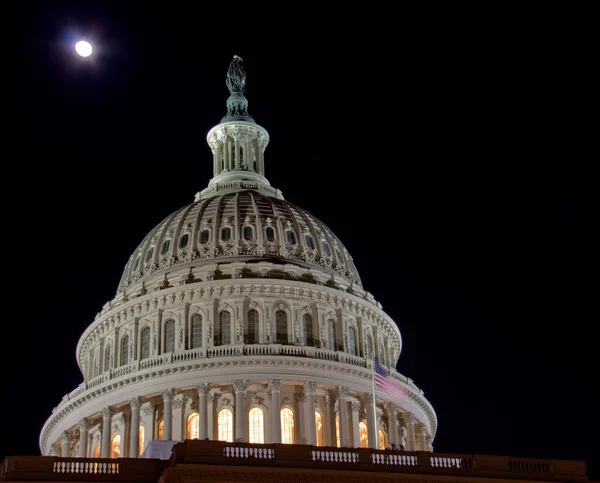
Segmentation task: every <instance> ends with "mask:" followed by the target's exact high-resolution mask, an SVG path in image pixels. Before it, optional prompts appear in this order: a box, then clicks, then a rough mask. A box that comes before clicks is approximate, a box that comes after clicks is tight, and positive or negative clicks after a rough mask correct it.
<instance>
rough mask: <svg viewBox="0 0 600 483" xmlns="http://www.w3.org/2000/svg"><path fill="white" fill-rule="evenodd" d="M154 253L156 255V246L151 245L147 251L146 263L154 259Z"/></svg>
mask: <svg viewBox="0 0 600 483" xmlns="http://www.w3.org/2000/svg"><path fill="white" fill-rule="evenodd" d="M152 255H154V247H150V250H148V252H147V253H146V263H148V262H149V261H150V260H151V259H152Z"/></svg>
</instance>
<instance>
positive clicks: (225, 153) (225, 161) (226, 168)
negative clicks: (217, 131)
mask: <svg viewBox="0 0 600 483" xmlns="http://www.w3.org/2000/svg"><path fill="white" fill-rule="evenodd" d="M229 159H230V149H229V139H227V135H225V137H223V168H224V169H223V171H229V169H230V168H231V165H230V164H229Z"/></svg>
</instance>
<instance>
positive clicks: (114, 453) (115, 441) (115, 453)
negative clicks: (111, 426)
mask: <svg viewBox="0 0 600 483" xmlns="http://www.w3.org/2000/svg"><path fill="white" fill-rule="evenodd" d="M119 456H121V435H119V434H115V435H114V436H113V438H112V444H111V453H110V457H111V458H118V457H119Z"/></svg>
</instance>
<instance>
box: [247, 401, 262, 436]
mask: <svg viewBox="0 0 600 483" xmlns="http://www.w3.org/2000/svg"><path fill="white" fill-rule="evenodd" d="M248 420H249V425H250V426H249V428H248V429H249V433H248V434H249V439H248V441H249V442H250V443H257V444H264V442H265V430H264V426H265V425H264V414H263V410H262V409H261V408H258V407H254V408H252V409H251V410H250V412H249V413H248Z"/></svg>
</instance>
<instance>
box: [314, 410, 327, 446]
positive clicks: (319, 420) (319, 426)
mask: <svg viewBox="0 0 600 483" xmlns="http://www.w3.org/2000/svg"><path fill="white" fill-rule="evenodd" d="M315 430H316V432H317V446H325V441H324V439H323V415H322V414H321V412H320V411H315Z"/></svg>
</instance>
